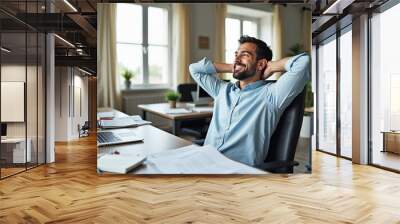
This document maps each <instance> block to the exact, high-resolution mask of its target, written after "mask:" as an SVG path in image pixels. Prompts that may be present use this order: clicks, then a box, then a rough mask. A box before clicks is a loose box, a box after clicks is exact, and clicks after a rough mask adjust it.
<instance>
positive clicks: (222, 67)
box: [214, 62, 233, 73]
mask: <svg viewBox="0 0 400 224" xmlns="http://www.w3.org/2000/svg"><path fill="white" fill-rule="evenodd" d="M214 67H215V70H216V71H217V73H232V71H233V65H232V64H225V63H216V62H214Z"/></svg>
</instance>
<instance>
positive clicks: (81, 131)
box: [78, 121, 90, 138]
mask: <svg viewBox="0 0 400 224" xmlns="http://www.w3.org/2000/svg"><path fill="white" fill-rule="evenodd" d="M89 129H90V125H89V121H85V123H84V124H83V125H82V127H81V126H80V125H79V124H78V133H79V138H81V137H87V136H88V135H89Z"/></svg>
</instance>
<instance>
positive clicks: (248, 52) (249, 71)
mask: <svg viewBox="0 0 400 224" xmlns="http://www.w3.org/2000/svg"><path fill="white" fill-rule="evenodd" d="M256 49H257V45H255V44H253V43H243V44H241V45H240V46H239V48H238V50H237V51H236V52H235V61H234V64H233V77H234V78H235V79H237V80H244V79H247V78H249V77H252V76H254V75H255V74H256V68H257V55H256Z"/></svg>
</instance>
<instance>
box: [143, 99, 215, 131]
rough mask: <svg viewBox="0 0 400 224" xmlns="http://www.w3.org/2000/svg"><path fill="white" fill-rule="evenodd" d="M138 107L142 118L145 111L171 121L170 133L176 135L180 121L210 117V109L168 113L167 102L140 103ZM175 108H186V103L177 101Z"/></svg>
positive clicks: (144, 115)
mask: <svg viewBox="0 0 400 224" xmlns="http://www.w3.org/2000/svg"><path fill="white" fill-rule="evenodd" d="M138 107H139V108H140V109H141V110H142V116H143V119H144V120H146V113H152V114H155V115H158V116H160V117H162V118H165V119H168V120H171V121H172V134H174V135H177V134H178V130H179V128H180V124H181V122H182V121H187V120H195V119H201V118H211V117H212V111H204V112H195V111H192V112H190V113H182V114H168V113H167V111H168V110H170V109H171V108H170V106H169V104H168V103H155V104H141V105H138ZM177 108H186V109H188V107H187V104H186V103H178V104H177Z"/></svg>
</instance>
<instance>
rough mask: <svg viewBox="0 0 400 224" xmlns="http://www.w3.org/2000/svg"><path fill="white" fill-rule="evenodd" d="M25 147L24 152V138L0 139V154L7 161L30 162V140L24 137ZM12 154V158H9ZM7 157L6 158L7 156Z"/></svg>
mask: <svg viewBox="0 0 400 224" xmlns="http://www.w3.org/2000/svg"><path fill="white" fill-rule="evenodd" d="M26 142H27V147H26V153H25V138H5V139H1V145H2V146H1V147H2V148H1V156H2V158H3V159H6V162H7V163H25V162H31V160H32V153H31V146H32V140H31V139H30V138H27V139H26ZM11 154H12V160H11ZM7 157H8V158H7Z"/></svg>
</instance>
